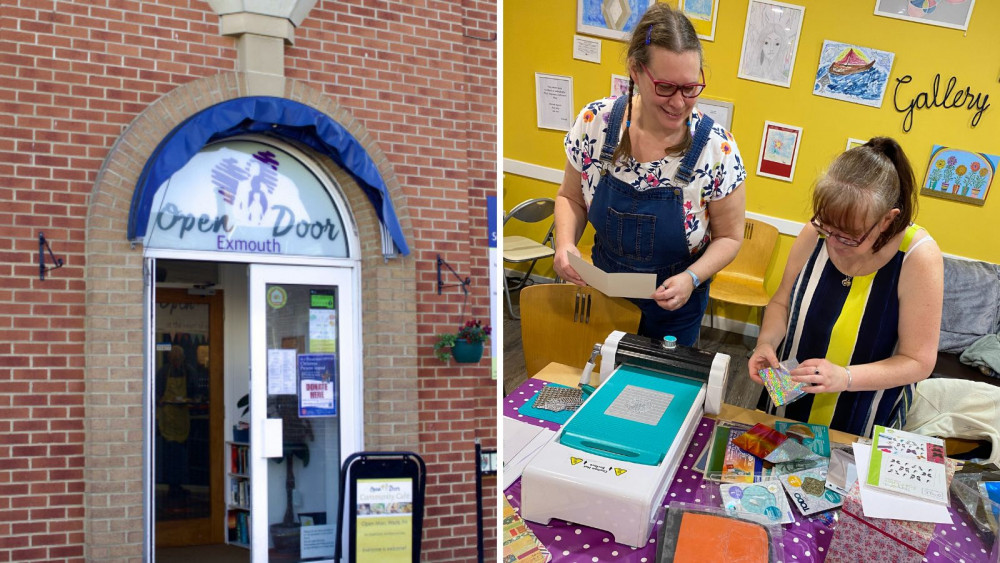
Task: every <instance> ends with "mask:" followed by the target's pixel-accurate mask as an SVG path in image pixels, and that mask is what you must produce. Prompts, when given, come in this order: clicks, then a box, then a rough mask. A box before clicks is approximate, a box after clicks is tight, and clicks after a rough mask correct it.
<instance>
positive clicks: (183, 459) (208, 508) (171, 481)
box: [152, 289, 223, 547]
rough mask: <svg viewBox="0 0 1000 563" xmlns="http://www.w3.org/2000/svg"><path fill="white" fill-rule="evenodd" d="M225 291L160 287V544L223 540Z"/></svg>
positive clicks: (157, 479)
mask: <svg viewBox="0 0 1000 563" xmlns="http://www.w3.org/2000/svg"><path fill="white" fill-rule="evenodd" d="M222 303H223V301H222V294H221V293H217V294H214V295H211V296H199V295H190V294H189V293H187V292H185V291H182V290H179V289H159V290H157V292H156V326H155V329H154V331H155V350H156V354H155V359H154V368H155V371H154V373H155V380H154V387H153V390H154V396H155V405H156V410H155V419H154V424H155V428H154V429H153V432H152V435H153V437H154V448H155V454H156V455H155V457H154V459H155V460H156V465H155V467H154V478H155V484H154V487H153V497H154V499H155V507H156V510H155V521H156V546H157V547H173V546H184V545H201V544H209V543H221V542H222V531H223V528H222V516H223V510H222V495H221V493H220V492H219V491H220V490H221V486H222V458H221V456H219V455H218V454H217V452H219V451H220V450H221V448H222V404H221V401H220V397H221V396H222V368H223V366H222V358H223V356H222Z"/></svg>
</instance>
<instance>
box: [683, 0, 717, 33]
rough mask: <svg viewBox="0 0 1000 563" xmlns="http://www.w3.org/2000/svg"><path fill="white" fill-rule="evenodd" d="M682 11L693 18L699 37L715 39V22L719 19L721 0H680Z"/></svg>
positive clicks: (692, 22) (692, 21)
mask: <svg viewBox="0 0 1000 563" xmlns="http://www.w3.org/2000/svg"><path fill="white" fill-rule="evenodd" d="M678 8H680V10H681V12H684V15H685V16H687V17H688V19H689V20H691V24H692V25H693V26H694V30H695V32H696V33H697V34H698V38H700V39H704V40H705V41H715V22H716V21H718V19H719V0H680V1H679V4H678Z"/></svg>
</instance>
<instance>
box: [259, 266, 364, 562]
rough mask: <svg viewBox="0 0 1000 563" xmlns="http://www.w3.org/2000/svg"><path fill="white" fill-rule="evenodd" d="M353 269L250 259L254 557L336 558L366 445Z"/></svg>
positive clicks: (288, 559) (268, 559)
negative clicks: (350, 464)
mask: <svg viewBox="0 0 1000 563" xmlns="http://www.w3.org/2000/svg"><path fill="white" fill-rule="evenodd" d="M353 272H354V270H352V269H347V268H345V269H341V268H320V267H292V266H269V265H256V264H255V265H251V266H250V356H251V370H250V372H251V375H250V395H251V396H250V409H251V415H250V416H251V423H250V450H251V478H252V486H251V491H252V493H251V518H250V520H251V532H252V538H251V553H252V558H253V561H255V562H263V561H322V560H332V559H333V555H334V548H335V543H334V542H335V539H336V537H337V526H336V525H337V521H336V520H337V506H338V503H339V502H340V495H339V490H338V487H339V482H340V467H341V461H342V460H343V459H344V458H345V457H346V456H347V455H349V454H350V453H352V452H354V451H356V450H358V449H360V447H361V440H360V436H361V423H360V420H361V419H360V412H361V409H360V392H359V390H360V387H359V384H358V383H359V382H360V359H359V358H358V357H356V356H357V350H359V349H360V348H359V347H358V346H357V343H358V340H357V338H358V335H359V333H360V327H359V325H360V323H359V322H358V320H357V319H358V317H357V315H356V313H355V310H354V309H355V305H354V303H355V302H354V294H353V287H354V284H353V283H352V282H353V277H352V276H353Z"/></svg>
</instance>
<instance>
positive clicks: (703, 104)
mask: <svg viewBox="0 0 1000 563" xmlns="http://www.w3.org/2000/svg"><path fill="white" fill-rule="evenodd" d="M697 106H698V109H700V110H701V111H702V113H704V114H705V115H710V116H712V119H714V120H715V122H716V123H718V124H719V125H722V126H723V127H724V128H725V129H726V131H732V130H733V102H726V101H723V100H713V99H712V98H704V97H702V98H698V104H697Z"/></svg>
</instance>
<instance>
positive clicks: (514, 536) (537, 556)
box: [503, 498, 552, 563]
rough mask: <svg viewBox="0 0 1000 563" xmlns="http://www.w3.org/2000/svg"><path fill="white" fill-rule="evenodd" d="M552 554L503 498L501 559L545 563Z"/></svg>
mask: <svg viewBox="0 0 1000 563" xmlns="http://www.w3.org/2000/svg"><path fill="white" fill-rule="evenodd" d="M551 559H552V556H551V555H550V554H549V552H548V550H546V549H545V546H544V545H542V542H540V541H539V540H538V538H537V537H535V534H533V533H532V532H531V530H530V529H529V528H528V526H527V525H526V524H525V523H524V520H522V519H521V516H520V515H518V513H517V511H515V510H514V507H513V506H511V505H510V503H509V502H507V499H506V498H504V499H503V560H504V562H513V561H525V562H526V563H546V562H547V561H550V560H551Z"/></svg>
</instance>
